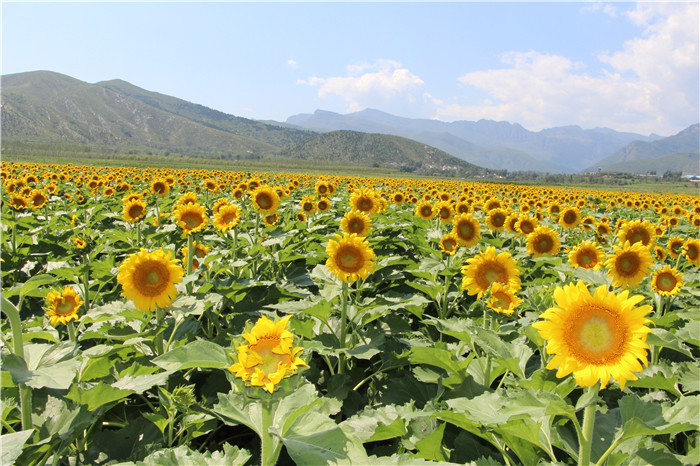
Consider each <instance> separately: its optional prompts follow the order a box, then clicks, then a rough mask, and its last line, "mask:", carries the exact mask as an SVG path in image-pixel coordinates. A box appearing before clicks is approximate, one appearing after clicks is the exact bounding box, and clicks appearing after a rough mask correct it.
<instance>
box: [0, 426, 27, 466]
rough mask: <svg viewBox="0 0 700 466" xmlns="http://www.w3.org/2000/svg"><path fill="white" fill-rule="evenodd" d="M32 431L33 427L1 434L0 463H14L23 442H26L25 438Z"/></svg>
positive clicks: (22, 446)
mask: <svg viewBox="0 0 700 466" xmlns="http://www.w3.org/2000/svg"><path fill="white" fill-rule="evenodd" d="M33 433H34V429H29V430H21V431H19V432H13V433H11V434H4V435H2V436H1V437H0V445H2V449H0V451H1V453H0V463H2V464H7V465H10V464H14V463H15V460H16V459H17V458H18V457H19V455H20V454H21V453H22V448H24V444H25V443H27V440H28V439H29V437H30V436H31V435H32V434H33Z"/></svg>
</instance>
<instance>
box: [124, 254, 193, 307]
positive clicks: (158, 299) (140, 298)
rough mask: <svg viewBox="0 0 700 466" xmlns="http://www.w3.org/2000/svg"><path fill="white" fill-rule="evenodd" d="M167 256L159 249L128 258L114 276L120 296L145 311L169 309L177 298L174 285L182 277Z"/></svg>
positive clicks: (180, 270)
mask: <svg viewBox="0 0 700 466" xmlns="http://www.w3.org/2000/svg"><path fill="white" fill-rule="evenodd" d="M170 256H171V253H170V252H165V251H163V250H162V249H157V250H155V251H153V252H148V251H147V250H145V249H141V250H140V251H139V252H137V253H134V254H131V255H130V256H129V257H127V258H126V260H124V262H123V263H122V265H121V266H120V267H119V273H118V274H117V282H119V284H120V285H121V286H122V290H123V291H122V296H125V297H126V298H127V299H133V300H134V305H135V306H136V307H137V308H138V309H140V310H142V311H144V312H145V311H155V309H156V306H158V307H160V308H163V307H166V306H168V305H169V304H170V303H171V302H172V300H173V299H175V296H176V295H177V290H176V289H175V284H176V283H180V282H181V281H182V276H183V275H184V272H183V270H182V266H180V262H179V261H178V260H176V259H171V258H170Z"/></svg>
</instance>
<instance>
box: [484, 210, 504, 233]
mask: <svg viewBox="0 0 700 466" xmlns="http://www.w3.org/2000/svg"><path fill="white" fill-rule="evenodd" d="M508 215H509V213H508V211H507V210H506V209H502V208H500V207H496V208H495V209H491V210H489V211H488V214H487V215H486V225H487V226H488V227H489V229H491V231H503V228H504V226H505V223H506V219H507V218H508Z"/></svg>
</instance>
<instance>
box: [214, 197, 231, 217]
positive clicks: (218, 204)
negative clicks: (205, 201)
mask: <svg viewBox="0 0 700 466" xmlns="http://www.w3.org/2000/svg"><path fill="white" fill-rule="evenodd" d="M229 203H230V202H229V200H228V199H226V198H225V197H222V198H221V199H219V200H218V201H216V202H215V203H214V204H213V205H212V206H211V213H212V214H216V213H217V212H219V209H221V208H222V207H223V206H225V205H229Z"/></svg>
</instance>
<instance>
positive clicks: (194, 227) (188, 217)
mask: <svg viewBox="0 0 700 466" xmlns="http://www.w3.org/2000/svg"><path fill="white" fill-rule="evenodd" d="M173 218H174V219H175V223H177V225H178V226H179V227H180V228H182V231H183V233H184V234H187V235H191V234H193V233H198V232H200V231H202V230H203V229H204V227H205V226H206V224H207V222H208V221H209V217H208V216H207V211H206V209H205V208H204V206H202V205H201V204H199V203H195V204H185V205H182V206H178V207H175V209H174V210H173Z"/></svg>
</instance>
